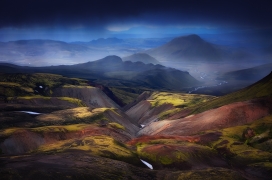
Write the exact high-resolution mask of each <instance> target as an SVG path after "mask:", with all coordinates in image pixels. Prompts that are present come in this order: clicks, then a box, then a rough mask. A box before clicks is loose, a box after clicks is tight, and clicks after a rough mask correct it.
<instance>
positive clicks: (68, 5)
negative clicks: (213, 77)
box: [0, 0, 272, 41]
mask: <svg viewBox="0 0 272 180" xmlns="http://www.w3.org/2000/svg"><path fill="white" fill-rule="evenodd" d="M270 4H271V2H270V1H269V0H256V1H252V0H235V1H234V0H226V1H223V0H186V1H185V0H176V1H174V0H150V1H148V0H145V1H144V0H137V1H134V0H1V4H0V41H9V40H17V39H55V40H64V41H90V40H92V39H97V38H101V37H104V38H106V37H121V38H122V37H123V38H129V37H164V36H165V37H166V36H175V35H182V34H190V33H196V34H220V33H231V32H249V31H250V32H263V31H265V32H269V31H271V32H272V10H271V9H272V6H271V5H270Z"/></svg>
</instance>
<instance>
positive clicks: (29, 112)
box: [19, 111, 41, 115]
mask: <svg viewBox="0 0 272 180" xmlns="http://www.w3.org/2000/svg"><path fill="white" fill-rule="evenodd" d="M19 112H23V113H27V114H34V115H38V114H41V113H38V112H33V111H19Z"/></svg>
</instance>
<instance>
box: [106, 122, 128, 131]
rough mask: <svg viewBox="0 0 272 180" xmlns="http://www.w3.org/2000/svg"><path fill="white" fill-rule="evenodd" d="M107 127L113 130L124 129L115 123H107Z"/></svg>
mask: <svg viewBox="0 0 272 180" xmlns="http://www.w3.org/2000/svg"><path fill="white" fill-rule="evenodd" d="M109 126H110V127H112V128H115V129H122V130H125V127H124V126H122V125H121V124H119V123H116V122H111V123H109Z"/></svg>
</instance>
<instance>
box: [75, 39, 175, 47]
mask: <svg viewBox="0 0 272 180" xmlns="http://www.w3.org/2000/svg"><path fill="white" fill-rule="evenodd" d="M171 39H172V38H129V39H119V38H99V39H96V40H92V41H89V42H72V43H73V44H80V45H88V46H95V47H97V46H98V47H116V46H117V47H134V48H139V47H140V48H154V47H158V46H161V45H163V44H165V43H167V42H169V41H170V40H171Z"/></svg>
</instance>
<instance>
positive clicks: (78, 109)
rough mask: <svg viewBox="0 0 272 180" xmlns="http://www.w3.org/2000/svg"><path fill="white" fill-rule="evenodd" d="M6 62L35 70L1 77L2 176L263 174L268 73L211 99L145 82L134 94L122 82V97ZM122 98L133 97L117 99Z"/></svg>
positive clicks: (267, 151) (267, 164)
mask: <svg viewBox="0 0 272 180" xmlns="http://www.w3.org/2000/svg"><path fill="white" fill-rule="evenodd" d="M97 63H100V62H97ZM92 67H93V66H92ZM13 68H16V69H17V70H18V71H23V70H24V71H38V70H40V71H42V72H40V73H22V72H21V73H1V86H0V92H1V95H2V96H3V97H5V98H2V101H1V102H0V106H1V111H0V117H1V118H0V121H1V126H0V149H1V155H0V159H1V161H0V162H1V163H0V167H1V168H0V174H1V177H2V178H4V179H9V178H11V179H15V178H16V179H17V178H23V179H25V178H27V179H35V178H38V177H39V178H41V177H43V178H44V179H48V178H58V179H67V178H72V179H89V178H95V179H118V178H121V179H169V180H170V179H200V178H208V179H218V178H219V177H220V178H221V179H269V178H270V177H271V175H272V174H271V172H272V169H271V167H272V151H271V149H272V146H271V138H272V136H271V129H272V117H271V114H272V106H271V104H272V99H271V96H272V94H271V86H272V84H271V83H272V74H271V73H270V74H269V75H268V76H266V77H265V78H263V79H262V80H261V81H258V82H257V83H255V84H253V85H251V86H248V87H246V88H244V89H241V90H239V91H236V92H234V93H230V94H227V95H225V96H221V97H216V96H211V95H200V94H193V93H192V94H187V93H181V92H173V91H172V92H171V91H163V90H162V89H160V91H158V89H156V88H155V89H154V88H152V86H147V87H144V88H143V89H142V90H140V91H137V92H136V89H134V90H133V88H131V87H130V86H129V87H130V89H129V87H128V86H127V87H126V88H128V89H127V90H130V91H131V92H130V93H129V92H128V91H127V90H125V89H124V88H125V87H120V86H119V87H118V86H115V87H111V88H106V86H103V85H98V84H97V83H94V81H90V80H85V79H81V78H68V77H65V76H62V75H56V74H48V73H44V71H45V70H46V69H43V68H40V69H32V68H26V67H24V68H26V69H24V68H19V67H13ZM113 69H114V68H113ZM49 70H50V71H51V73H52V72H53V71H54V70H51V69H49ZM59 72H61V71H59ZM66 72H67V71H66ZM118 88H120V89H118ZM105 89H107V91H106V90H105ZM111 89H112V91H111ZM139 89H140V88H139ZM104 92H106V93H107V94H111V96H108V95H107V94H105V93H104ZM117 92H119V94H118V93H117ZM120 92H126V93H124V94H122V96H120ZM131 94H134V95H133V96H131ZM136 94H139V95H137V97H136V98H135V99H133V98H132V97H135V95H136ZM111 97H114V98H111ZM126 97H128V98H129V99H130V98H131V99H133V100H131V101H127V102H126V103H124V102H123V100H124V99H126ZM143 161H144V162H145V163H143ZM150 165H151V166H150ZM34 167H35V170H33V168H34Z"/></svg>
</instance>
